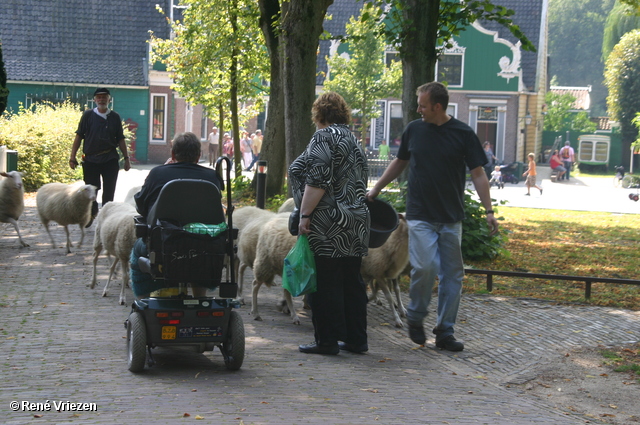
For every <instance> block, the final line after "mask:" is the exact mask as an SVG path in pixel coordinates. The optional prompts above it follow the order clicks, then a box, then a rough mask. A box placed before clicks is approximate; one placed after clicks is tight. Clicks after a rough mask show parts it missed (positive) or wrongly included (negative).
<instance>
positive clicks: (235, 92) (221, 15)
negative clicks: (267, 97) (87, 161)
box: [152, 0, 269, 175]
mask: <svg viewBox="0 0 640 425" xmlns="http://www.w3.org/2000/svg"><path fill="white" fill-rule="evenodd" d="M181 4H183V5H185V6H186V9H185V10H184V15H183V16H184V19H183V21H182V22H178V21H176V22H172V23H171V27H172V30H173V32H174V34H175V35H174V37H172V38H171V39H160V38H157V37H153V38H152V46H153V53H154V56H153V58H154V59H155V60H161V61H162V62H164V63H166V64H167V69H168V71H170V72H172V73H173V78H174V85H173V88H174V89H175V90H176V91H177V92H178V93H179V94H180V95H181V96H184V97H185V99H186V100H187V101H188V102H190V103H192V104H201V105H204V107H205V109H206V110H207V111H208V112H209V113H210V114H213V113H214V112H216V111H219V110H220V108H223V110H224V109H226V110H227V111H230V115H231V122H232V128H233V133H234V145H235V149H234V152H235V159H236V160H235V165H236V175H240V173H241V171H242V165H241V161H240V146H239V133H240V132H239V122H240V121H242V122H244V121H245V120H246V119H247V118H249V117H250V116H251V115H255V114H256V108H257V107H259V106H260V105H261V104H262V102H263V97H264V94H265V93H264V91H263V87H262V86H261V82H262V80H263V79H264V78H265V77H266V75H267V71H268V63H269V62H268V52H267V50H266V49H265V48H264V47H263V45H264V42H263V36H262V32H261V31H260V28H259V27H258V16H259V9H258V6H257V5H256V4H255V2H254V1H251V0H183V1H182V2H181ZM239 104H241V105H243V106H245V108H244V110H242V109H238V105H239ZM220 115H222V116H225V115H226V116H228V115H229V113H227V114H225V113H224V112H223V113H222V114H220ZM223 125H224V123H223V122H222V123H220V126H221V127H222V126H223Z"/></svg>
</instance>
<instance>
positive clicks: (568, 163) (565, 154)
mask: <svg viewBox="0 0 640 425" xmlns="http://www.w3.org/2000/svg"><path fill="white" fill-rule="evenodd" d="M560 158H562V162H563V163H564V168H565V169H566V170H567V172H566V173H564V178H565V179H567V181H569V177H570V175H569V174H570V172H571V167H572V166H573V163H574V162H575V159H576V155H575V152H574V150H573V148H572V147H571V143H570V142H569V141H568V140H567V141H566V142H564V146H563V147H562V149H560Z"/></svg>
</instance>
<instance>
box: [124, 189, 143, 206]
mask: <svg viewBox="0 0 640 425" xmlns="http://www.w3.org/2000/svg"><path fill="white" fill-rule="evenodd" d="M140 189H142V186H134V187H132V188H131V189H129V191H128V192H127V194H126V196H125V197H124V202H126V203H127V204H130V205H133V206H134V207H135V206H136V200H135V199H133V195H135V194H136V193H138V192H140Z"/></svg>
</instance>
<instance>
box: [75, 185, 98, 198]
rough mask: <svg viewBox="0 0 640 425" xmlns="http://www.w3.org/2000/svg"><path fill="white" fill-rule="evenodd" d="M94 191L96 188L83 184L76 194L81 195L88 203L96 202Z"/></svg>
mask: <svg viewBox="0 0 640 425" xmlns="http://www.w3.org/2000/svg"><path fill="white" fill-rule="evenodd" d="M96 190H97V188H96V187H95V186H93V185H90V184H85V185H84V186H81V187H80V189H78V192H79V193H82V194H83V195H84V196H86V197H87V199H89V200H90V201H95V200H96Z"/></svg>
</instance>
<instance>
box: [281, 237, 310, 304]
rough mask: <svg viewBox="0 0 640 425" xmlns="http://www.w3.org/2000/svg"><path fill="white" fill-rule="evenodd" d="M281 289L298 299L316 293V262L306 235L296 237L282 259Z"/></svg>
mask: <svg viewBox="0 0 640 425" xmlns="http://www.w3.org/2000/svg"><path fill="white" fill-rule="evenodd" d="M282 287H283V288H284V289H286V290H287V291H289V293H290V294H291V295H292V296H294V297H298V296H300V295H305V294H310V293H312V292H316V290H317V283H316V261H315V260H314V258H313V252H311V248H310V247H309V239H308V238H307V235H300V236H298V240H297V241H296V244H295V245H294V246H293V248H291V251H289V253H288V254H287V256H286V257H285V259H284V268H283V270H282Z"/></svg>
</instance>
